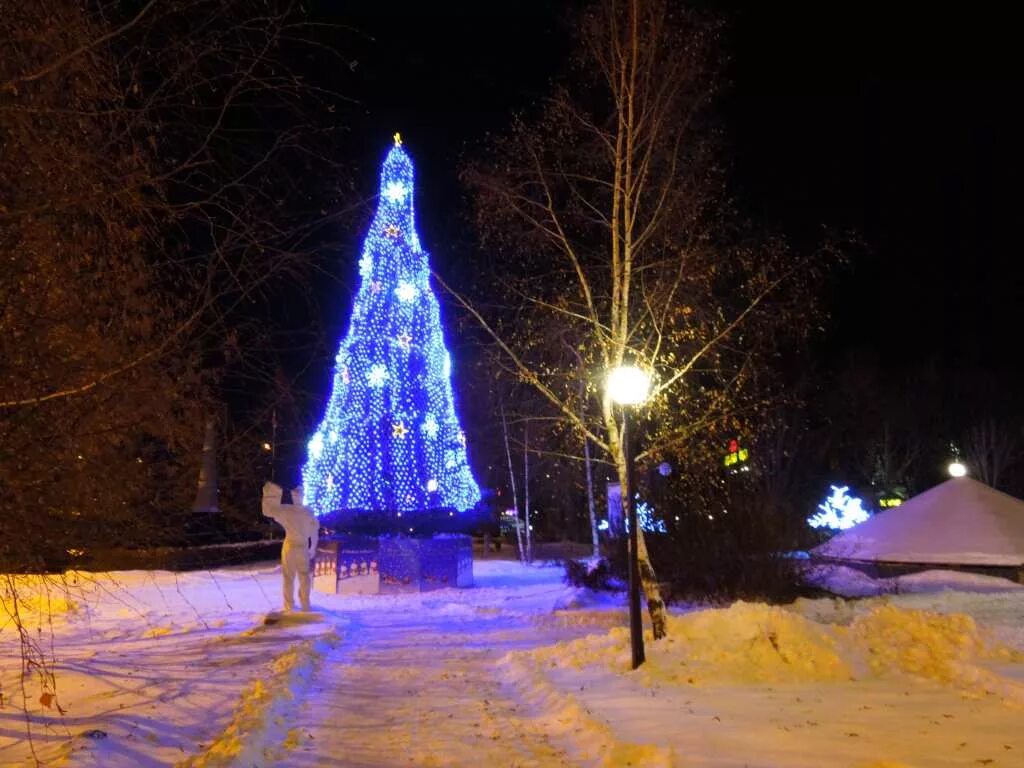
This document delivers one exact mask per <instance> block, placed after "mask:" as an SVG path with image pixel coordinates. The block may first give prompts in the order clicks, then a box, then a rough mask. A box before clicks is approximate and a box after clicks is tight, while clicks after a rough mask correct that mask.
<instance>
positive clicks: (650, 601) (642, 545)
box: [609, 424, 668, 640]
mask: <svg viewBox="0 0 1024 768" xmlns="http://www.w3.org/2000/svg"><path fill="white" fill-rule="evenodd" d="M609 435H611V436H612V437H613V442H612V445H613V447H614V448H615V469H616V471H617V472H618V474H619V487H620V488H622V498H623V499H628V500H631V501H633V502H634V503H635V502H636V499H635V498H634V496H635V495H636V489H635V488H630V487H629V473H628V472H627V471H626V456H625V452H624V450H623V445H622V432H621V431H620V430H619V428H618V425H617V424H615V425H614V431H611V430H609ZM626 494H629V495H628V496H627V495H626ZM627 503H628V502H627ZM636 543H637V546H636V551H637V559H638V560H639V561H640V585H641V586H642V587H643V591H644V598H645V599H646V600H647V612H648V613H649V614H650V616H651V627H652V628H653V630H654V639H655V640H660V639H661V638H663V637H665V635H666V634H668V621H667V619H666V617H665V602H664V601H663V600H662V599H661V589H660V588H659V587H658V578H657V576H656V574H655V573H654V566H652V565H651V558H650V555H648V553H647V542H646V541H645V539H644V532H643V529H642V528H641V527H640V526H639V524H638V525H637V531H636Z"/></svg>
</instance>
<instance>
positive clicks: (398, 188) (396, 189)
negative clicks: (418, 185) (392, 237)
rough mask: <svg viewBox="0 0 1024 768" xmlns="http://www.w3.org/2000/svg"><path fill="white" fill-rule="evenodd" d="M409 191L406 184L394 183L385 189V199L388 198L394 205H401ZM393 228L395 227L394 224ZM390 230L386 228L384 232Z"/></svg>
mask: <svg viewBox="0 0 1024 768" xmlns="http://www.w3.org/2000/svg"><path fill="white" fill-rule="evenodd" d="M408 191H409V190H407V189H406V188H405V184H403V183H402V182H400V181H392V182H391V183H390V184H388V185H387V186H386V187H384V197H386V198H387V199H388V200H389V201H390V202H392V203H400V202H402V201H403V200H404V199H405V195H406V193H407V192H408ZM391 226H395V225H394V224H392V225H391ZM387 230H388V228H387V227H385V228H384V231H385V233H386V232H387Z"/></svg>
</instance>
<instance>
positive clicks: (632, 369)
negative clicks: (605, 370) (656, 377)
mask: <svg viewBox="0 0 1024 768" xmlns="http://www.w3.org/2000/svg"><path fill="white" fill-rule="evenodd" d="M607 386H608V394H609V395H610V396H611V398H612V400H614V401H615V402H616V403H618V404H619V405H639V404H640V403H642V402H643V401H644V400H646V399H647V395H648V394H649V393H650V391H651V377H650V376H649V375H648V374H647V373H646V372H644V371H642V370H640V369H639V368H637V367H636V366H634V365H620V366H619V367H618V368H615V369H614V370H612V372H611V373H609V374H608V382H607Z"/></svg>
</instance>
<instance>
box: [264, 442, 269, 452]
mask: <svg viewBox="0 0 1024 768" xmlns="http://www.w3.org/2000/svg"><path fill="white" fill-rule="evenodd" d="M263 450H264V451H269V450H270V443H264V444H263Z"/></svg>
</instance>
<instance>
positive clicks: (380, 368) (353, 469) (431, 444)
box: [302, 138, 480, 530]
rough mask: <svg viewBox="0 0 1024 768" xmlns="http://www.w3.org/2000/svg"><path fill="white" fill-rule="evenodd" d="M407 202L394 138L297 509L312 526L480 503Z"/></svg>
mask: <svg viewBox="0 0 1024 768" xmlns="http://www.w3.org/2000/svg"><path fill="white" fill-rule="evenodd" d="M414 201H415V185H414V183H413V164H412V160H411V159H410V158H409V155H408V154H407V153H406V152H405V149H404V148H403V147H402V146H401V144H400V141H399V140H398V139H397V138H396V142H395V146H394V147H393V148H392V149H391V151H390V152H389V153H388V155H387V157H386V158H385V160H384V165H383V167H382V168H381V176H380V197H379V202H378V207H377V212H376V215H375V217H374V219H373V222H372V223H371V224H370V229H369V232H368V233H367V235H366V240H365V242H364V243H363V251H362V254H361V258H360V260H359V271H360V275H361V278H362V279H361V283H360V287H359V291H358V293H357V294H356V297H355V303H354V307H353V312H352V318H351V320H350V321H349V327H348V331H347V333H346V335H345V337H344V339H342V341H341V344H340V349H339V351H338V355H337V358H336V361H335V362H336V368H335V376H334V388H333V391H332V392H331V396H330V399H329V400H328V401H327V406H326V408H325V411H324V415H323V419H322V421H321V423H320V426H319V427H318V429H317V431H316V432H315V433H314V434H313V436H312V438H311V439H310V441H309V443H308V446H307V457H306V463H305V466H304V467H303V468H302V480H303V488H304V489H305V495H306V500H307V503H308V504H309V505H310V506H312V507H313V509H314V510H315V511H316V513H317V514H318V515H325V514H328V513H335V512H340V513H345V512H351V513H355V512H386V513H395V514H396V515H397V514H402V513H404V514H405V516H406V517H408V516H409V513H415V512H417V511H427V510H432V511H433V510H439V509H447V510H457V511H460V512H461V511H465V510H467V509H470V508H471V507H473V506H474V505H475V504H476V503H477V502H478V501H479V500H480V489H479V487H478V486H477V483H476V480H474V478H473V474H472V471H471V470H470V467H469V463H468V460H467V457H466V447H465V434H464V433H463V431H462V429H461V425H460V424H459V418H458V414H457V412H456V407H455V398H454V395H453V392H452V385H451V358H450V357H449V355H448V350H447V349H446V347H445V340H444V337H443V334H442V330H441V316H440V309H439V306H438V303H437V298H436V297H435V296H434V292H433V291H432V290H431V288H430V283H429V276H430V265H429V257H428V254H427V253H426V252H424V251H423V249H422V248H421V247H420V241H419V238H418V236H417V234H416V223H415V211H414ZM413 340H415V342H416V343H415V344H413ZM417 530H418V529H417Z"/></svg>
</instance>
